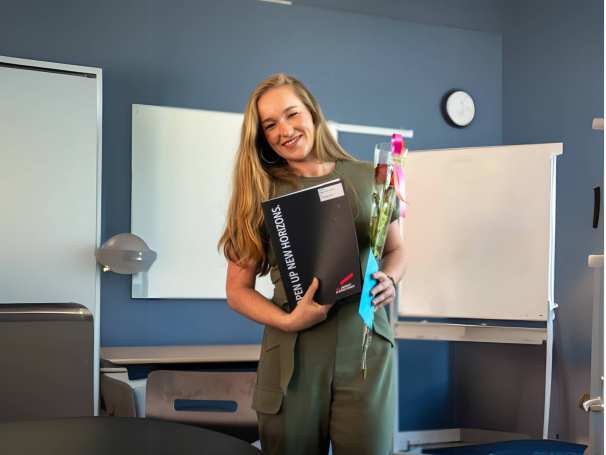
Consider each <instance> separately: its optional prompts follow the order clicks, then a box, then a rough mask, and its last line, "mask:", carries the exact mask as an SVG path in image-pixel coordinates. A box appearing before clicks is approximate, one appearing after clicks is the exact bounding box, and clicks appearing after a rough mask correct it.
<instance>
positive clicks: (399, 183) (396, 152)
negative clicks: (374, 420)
mask: <svg viewBox="0 0 606 455" xmlns="http://www.w3.org/2000/svg"><path fill="white" fill-rule="evenodd" d="M407 152H408V150H407V149H406V145H405V143H404V139H403V138H402V136H401V135H399V134H394V135H392V138H391V143H383V144H377V146H376V147H375V156H374V187H373V193H372V210H371V218H370V251H369V253H368V260H367V262H366V271H365V273H364V283H363V287H362V296H361V299H360V307H359V310H358V312H359V314H360V317H361V318H362V320H363V321H364V336H363V338H362V373H363V375H364V377H366V356H367V352H368V348H369V346H370V343H371V341H372V326H373V321H374V307H373V305H372V295H371V294H370V290H371V289H372V288H373V287H374V286H375V285H376V283H377V282H376V280H374V279H373V278H372V275H373V274H374V273H375V272H377V271H378V270H379V264H380V262H381V257H382V256H383V248H384V246H385V240H386V237H387V227H388V226H389V222H390V219H391V214H392V212H393V209H394V204H395V203H396V197H397V198H399V199H400V216H402V217H403V216H405V213H406V202H405V179H404V160H405V157H406V154H407Z"/></svg>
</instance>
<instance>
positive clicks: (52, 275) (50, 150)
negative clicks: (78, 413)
mask: <svg viewBox="0 0 606 455" xmlns="http://www.w3.org/2000/svg"><path fill="white" fill-rule="evenodd" d="M0 64H4V65H7V66H0V213H1V217H2V220H1V221H0V239H1V240H0V258H1V259H2V260H1V261H0V304H3V303H64V302H75V303H80V304H82V305H85V306H86V307H87V308H88V309H89V310H90V312H91V313H92V315H93V320H94V340H93V344H94V345H93V346H92V347H91V348H92V351H93V368H94V372H93V378H94V379H93V380H94V384H93V390H94V409H95V412H97V409H98V406H97V405H98V376H99V374H98V368H99V333H100V331H99V327H100V324H99V322H100V317H99V307H100V296H99V288H100V285H99V270H98V267H97V264H96V261H95V248H96V247H97V246H98V244H99V240H100V226H101V176H100V173H101V74H102V73H101V70H100V69H98V68H87V67H80V66H73V65H63V64H55V63H49V62H37V61H33V60H24V59H16V58H10V57H0Z"/></svg>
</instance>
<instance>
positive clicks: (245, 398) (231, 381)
mask: <svg viewBox="0 0 606 455" xmlns="http://www.w3.org/2000/svg"><path fill="white" fill-rule="evenodd" d="M255 383H256V373H255V372H248V371H246V372H241V371H235V372H215V371H169V370H156V371H152V372H151V373H150V375H149V377H148V378H147V390H146V398H145V415H146V417H155V418H159V419H165V420H173V421H178V422H185V423H191V424H197V425H200V426H205V427H210V428H214V429H220V430H221V429H225V430H227V431H226V432H228V433H232V434H233V433H234V432H233V431H229V429H230V428H231V429H235V432H236V433H237V432H238V430H239V429H241V430H246V429H249V430H250V429H252V430H254V431H256V428H257V414H256V412H255V411H254V410H253V409H252V396H253V390H254V387H255ZM245 433H250V432H246V431H245ZM251 437H252V438H254V435H253V436H251ZM247 439H248V438H247Z"/></svg>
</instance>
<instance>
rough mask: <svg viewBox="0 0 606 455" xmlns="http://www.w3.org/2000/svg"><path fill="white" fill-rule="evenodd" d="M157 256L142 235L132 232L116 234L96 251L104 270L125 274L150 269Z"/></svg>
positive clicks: (98, 260)
mask: <svg viewBox="0 0 606 455" xmlns="http://www.w3.org/2000/svg"><path fill="white" fill-rule="evenodd" d="M157 256H158V255H157V253H156V252H155V251H153V250H151V249H150V248H149V247H148V246H147V243H145V241H144V240H143V239H142V238H141V237H138V236H136V235H135V234H130V233H125V234H116V235H114V236H113V237H111V238H110V239H109V240H107V241H106V242H105V243H104V244H103V245H101V247H100V248H97V250H96V251H95V257H96V258H97V262H98V263H99V264H101V265H102V266H103V268H102V270H103V271H104V272H110V271H111V272H115V273H121V274H124V275H131V274H133V273H138V272H145V271H147V270H149V268H150V267H151V265H152V264H153V263H154V261H155V260H156V257H157Z"/></svg>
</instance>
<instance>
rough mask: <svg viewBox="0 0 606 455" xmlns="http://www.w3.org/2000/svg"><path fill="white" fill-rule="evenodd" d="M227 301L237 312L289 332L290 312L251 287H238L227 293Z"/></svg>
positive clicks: (260, 322)
mask: <svg viewBox="0 0 606 455" xmlns="http://www.w3.org/2000/svg"><path fill="white" fill-rule="evenodd" d="M227 303H228V305H229V306H230V307H231V308H232V309H233V310H234V311H236V312H238V313H240V314H241V315H243V316H245V317H247V318H249V319H252V320H253V321H255V322H258V323H259V324H265V325H269V326H272V327H275V328H277V329H279V330H282V331H284V332H288V331H289V330H290V328H289V319H290V318H289V313H287V312H286V311H284V310H282V309H281V308H280V307H278V306H277V305H275V304H273V303H272V302H271V301H270V300H268V299H266V298H265V297H263V296H262V295H261V294H260V293H259V292H257V291H255V290H254V289H251V288H245V287H242V288H238V289H235V290H232V291H228V293H227Z"/></svg>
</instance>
